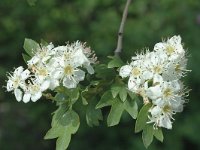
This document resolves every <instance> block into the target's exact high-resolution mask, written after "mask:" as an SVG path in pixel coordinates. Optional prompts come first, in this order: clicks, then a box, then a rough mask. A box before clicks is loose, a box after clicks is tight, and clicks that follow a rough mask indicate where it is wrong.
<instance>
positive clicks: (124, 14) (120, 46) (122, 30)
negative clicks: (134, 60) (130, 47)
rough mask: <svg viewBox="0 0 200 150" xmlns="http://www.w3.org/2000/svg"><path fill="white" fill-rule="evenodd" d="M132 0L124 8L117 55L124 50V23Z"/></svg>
mask: <svg viewBox="0 0 200 150" xmlns="http://www.w3.org/2000/svg"><path fill="white" fill-rule="evenodd" d="M131 1H132V0H127V2H126V6H125V8H124V12H123V16H122V21H121V24H120V27H119V32H118V41H117V48H116V49H115V52H114V54H115V56H119V55H120V53H121V52H122V40H123V33H124V24H125V22H126V18H127V14H128V7H129V5H130V3H131Z"/></svg>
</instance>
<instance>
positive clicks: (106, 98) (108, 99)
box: [95, 91, 114, 109]
mask: <svg viewBox="0 0 200 150" xmlns="http://www.w3.org/2000/svg"><path fill="white" fill-rule="evenodd" d="M113 101H114V99H113V97H112V94H111V91H107V92H105V93H104V94H103V96H102V97H101V99H100V101H99V102H98V104H97V105H96V107H95V108H96V109H99V108H102V107H106V106H110V105H112V103H113Z"/></svg>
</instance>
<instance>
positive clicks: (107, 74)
mask: <svg viewBox="0 0 200 150" xmlns="http://www.w3.org/2000/svg"><path fill="white" fill-rule="evenodd" d="M95 72H96V77H97V78H100V79H108V80H112V79H113V78H114V77H115V74H116V73H115V70H114V69H111V68H107V66H106V65H105V64H100V65H96V66H95Z"/></svg>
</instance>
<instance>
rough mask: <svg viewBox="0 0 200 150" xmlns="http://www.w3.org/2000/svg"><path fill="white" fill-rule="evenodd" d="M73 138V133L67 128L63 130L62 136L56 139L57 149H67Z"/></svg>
mask: <svg viewBox="0 0 200 150" xmlns="http://www.w3.org/2000/svg"><path fill="white" fill-rule="evenodd" d="M70 140H71V134H70V133H68V132H67V129H65V130H63V134H62V136H60V137H59V138H58V139H57V141H56V150H66V149H67V147H68V146H69V143H70Z"/></svg>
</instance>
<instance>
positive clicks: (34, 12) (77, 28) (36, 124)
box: [0, 0, 200, 150]
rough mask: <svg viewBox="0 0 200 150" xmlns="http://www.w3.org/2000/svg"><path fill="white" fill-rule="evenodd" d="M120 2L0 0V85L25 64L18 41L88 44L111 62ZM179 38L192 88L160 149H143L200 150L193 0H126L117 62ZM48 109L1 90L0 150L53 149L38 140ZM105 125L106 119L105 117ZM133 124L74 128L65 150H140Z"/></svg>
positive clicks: (199, 51) (197, 17)
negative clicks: (127, 5)
mask: <svg viewBox="0 0 200 150" xmlns="http://www.w3.org/2000/svg"><path fill="white" fill-rule="evenodd" d="M125 2H126V1H125V0H38V1H37V2H36V5H35V6H33V7H31V6H29V5H28V3H27V1H26V0H20V1H16V0H0V81H1V82H0V85H1V86H5V85H6V81H5V80H6V72H8V71H11V70H13V67H17V66H19V65H25V64H24V62H23V59H22V56H21V54H22V52H23V42H24V39H25V38H31V39H34V40H36V41H40V39H45V40H46V41H48V42H53V43H54V44H55V45H62V44H64V43H65V42H67V41H71V42H72V41H75V40H81V41H85V42H87V43H88V45H90V46H91V48H92V49H93V50H94V51H95V52H96V53H97V56H98V57H99V60H100V61H103V60H105V58H106V56H107V55H112V54H113V51H114V49H115V48H116V41H117V32H118V28H119V24H120V21H121V15H122V12H123V7H124V5H125ZM173 35H181V36H182V38H183V42H184V45H185V48H186V49H187V50H188V55H189V62H188V68H189V69H191V70H192V72H191V73H189V74H188V77H186V78H185V79H184V80H185V83H186V85H187V86H188V87H189V88H191V89H192V91H191V92H190V96H189V103H187V104H186V106H185V109H184V112H183V113H181V114H177V115H176V116H175V118H176V121H175V122H174V124H173V129H172V130H170V131H169V130H164V137H165V139H164V143H163V144H162V143H159V142H157V141H156V140H154V142H153V144H152V145H151V146H150V147H149V150H160V149H163V150H187V149H190V148H192V149H200V130H199V129H200V108H199V107H200V100H199V98H200V0H176V1H174V0H151V1H149V0H133V3H132V4H131V6H130V8H129V14H128V20H127V22H126V25H125V34H124V43H123V44H124V51H123V58H124V60H125V61H127V60H129V59H130V57H131V55H134V52H135V51H139V50H140V49H142V48H144V47H149V48H150V49H152V48H153V46H154V44H155V43H156V42H159V41H161V39H162V38H166V37H170V36H173ZM55 109H56V107H55V105H54V104H52V103H51V102H50V101H47V100H39V101H38V102H37V103H28V104H24V103H18V102H17V101H16V100H15V98H14V95H12V94H11V93H7V92H5V88H1V89H0V150H26V149H29V150H36V149H37V150H53V149H55V140H48V141H45V140H43V136H44V135H45V133H46V132H47V130H48V129H49V128H50V122H51V112H53V111H54V110H55ZM104 120H106V117H104ZM134 123H135V122H134V120H132V119H131V117H129V116H126V115H125V116H124V117H123V118H122V121H121V123H120V124H119V125H118V126H116V127H112V128H107V127H106V123H105V122H102V123H101V125H100V126H99V127H93V128H90V127H88V126H87V125H86V123H85V118H83V120H82V121H81V127H80V129H79V131H78V133H77V134H76V135H74V136H73V138H72V141H71V143H70V146H69V150H80V149H84V150H107V149H109V150H143V149H145V148H144V146H143V144H142V139H141V133H140V134H134Z"/></svg>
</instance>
